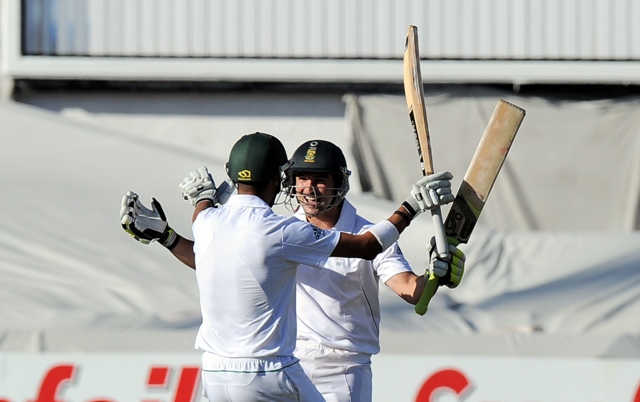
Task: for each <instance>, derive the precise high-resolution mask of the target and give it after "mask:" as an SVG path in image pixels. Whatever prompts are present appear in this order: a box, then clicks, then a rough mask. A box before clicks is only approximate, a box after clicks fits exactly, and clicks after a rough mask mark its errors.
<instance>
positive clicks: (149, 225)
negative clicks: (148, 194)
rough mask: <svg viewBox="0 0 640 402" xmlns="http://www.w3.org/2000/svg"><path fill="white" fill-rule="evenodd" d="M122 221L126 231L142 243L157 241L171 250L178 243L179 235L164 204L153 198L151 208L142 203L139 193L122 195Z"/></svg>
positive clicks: (130, 192)
mask: <svg viewBox="0 0 640 402" xmlns="http://www.w3.org/2000/svg"><path fill="white" fill-rule="evenodd" d="M120 223H121V224H122V228H123V229H124V231H125V232H127V233H129V235H131V237H133V238H134V239H136V240H137V241H139V242H140V243H142V244H149V243H151V242H154V241H157V242H158V243H160V244H162V245H163V246H164V247H166V248H168V249H169V250H171V249H172V248H173V247H175V245H176V244H177V243H178V235H177V234H176V232H175V231H174V230H173V229H171V227H170V226H169V224H168V223H167V217H166V216H165V214H164V211H163V210H162V206H161V205H160V203H159V202H158V201H157V200H156V199H155V198H152V200H151V209H149V208H147V207H145V206H144V205H142V203H141V202H140V200H139V199H138V194H136V193H134V192H133V191H129V192H127V194H125V196H124V197H122V204H121V206H120Z"/></svg>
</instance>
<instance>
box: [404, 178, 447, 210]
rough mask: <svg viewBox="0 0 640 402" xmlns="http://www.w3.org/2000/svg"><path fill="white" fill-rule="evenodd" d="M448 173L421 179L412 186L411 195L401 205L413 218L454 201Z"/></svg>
mask: <svg viewBox="0 0 640 402" xmlns="http://www.w3.org/2000/svg"><path fill="white" fill-rule="evenodd" d="M451 179H453V175H452V174H451V173H450V172H439V173H434V174H430V175H428V176H425V177H423V178H422V179H420V180H418V181H417V182H415V183H414V184H413V187H412V188H411V194H410V195H409V197H408V198H407V199H406V200H405V201H404V202H403V203H402V205H403V206H404V207H405V208H406V209H407V211H408V212H409V213H410V214H411V218H412V219H413V218H415V217H416V216H418V215H420V213H422V212H424V211H427V210H430V209H433V208H436V207H439V206H442V205H445V204H448V203H450V202H451V201H453V200H454V198H455V197H454V195H453V193H452V192H451Z"/></svg>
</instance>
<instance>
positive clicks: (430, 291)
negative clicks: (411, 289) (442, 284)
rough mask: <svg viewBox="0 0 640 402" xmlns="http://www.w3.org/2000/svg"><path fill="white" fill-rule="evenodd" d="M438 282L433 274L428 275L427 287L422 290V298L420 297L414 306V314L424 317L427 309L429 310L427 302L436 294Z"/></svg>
mask: <svg viewBox="0 0 640 402" xmlns="http://www.w3.org/2000/svg"><path fill="white" fill-rule="evenodd" d="M439 280H440V278H438V277H436V276H435V275H434V274H433V272H431V273H430V274H429V279H428V280H427V286H426V287H425V288H424V291H423V292H422V296H420V300H419V301H418V303H417V304H416V308H415V310H416V314H418V315H425V313H426V312H427V309H428V308H429V302H430V301H431V298H432V297H433V295H435V294H436V290H438V281H439Z"/></svg>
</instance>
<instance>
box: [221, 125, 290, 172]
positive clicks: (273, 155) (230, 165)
mask: <svg viewBox="0 0 640 402" xmlns="http://www.w3.org/2000/svg"><path fill="white" fill-rule="evenodd" d="M286 163H287V152H286V151H285V149H284V145H282V142H280V140H279V139H277V138H276V137H274V136H273V135H271V134H265V133H258V132H256V133H253V134H247V135H244V136H242V138H240V139H239V140H238V141H237V142H236V143H235V145H234V146H233V148H232V149H231V153H230V154H229V162H227V174H228V175H229V178H230V179H231V180H232V181H233V182H235V183H245V184H258V183H264V182H267V181H268V180H270V179H272V178H273V176H275V175H277V176H278V177H280V173H281V172H280V169H281V167H282V166H283V165H285V164H286Z"/></svg>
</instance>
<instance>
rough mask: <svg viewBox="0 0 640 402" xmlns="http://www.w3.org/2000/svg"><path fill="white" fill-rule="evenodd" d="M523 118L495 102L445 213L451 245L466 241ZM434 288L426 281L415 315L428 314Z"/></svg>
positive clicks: (508, 106) (513, 107) (509, 106)
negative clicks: (451, 202)
mask: <svg viewBox="0 0 640 402" xmlns="http://www.w3.org/2000/svg"><path fill="white" fill-rule="evenodd" d="M524 116H525V111H524V109H521V108H520V107H518V106H516V105H514V104H511V103H509V102H507V101H505V100H503V99H500V100H499V101H498V104H497V105H496V108H495V110H494V111H493V115H492V116H491V119H490V120H489V124H488V125H487V128H486V129H485V131H484V134H483V135H482V138H481V139H480V143H479V144H478V147H477V148H476V152H475V154H474V155H473V159H471V164H470V165H469V167H468V168H467V172H466V173H465V175H464V179H463V180H462V184H461V185H460V188H459V189H458V193H457V194H456V198H455V200H454V201H453V204H452V206H451V209H450V210H449V213H448V214H447V219H446V221H445V224H444V225H445V232H446V235H447V238H448V240H449V242H450V243H451V244H454V245H456V246H457V245H458V244H460V243H465V244H466V243H467V242H468V241H469V237H470V236H471V233H472V232H473V228H474V227H475V226H476V223H477V222H478V219H479V218H480V213H482V209H483V208H484V205H485V203H486V202H487V198H488V197H489V193H490V192H491V189H492V188H493V184H494V183H495V181H496V178H497V177H498V173H500V168H502V164H503V163H504V160H505V159H506V157H507V154H508V153H509V149H511V144H512V143H513V140H514V138H515V137H516V134H517V133H518V129H519V128H520V124H521V123H522V120H523V119H524ZM437 287H438V283H437V281H436V283H435V284H431V278H429V282H427V288H426V289H425V290H424V293H423V294H422V297H421V298H420V301H419V302H418V304H416V308H415V311H416V313H418V314H419V315H424V314H425V313H426V312H427V308H428V306H429V302H430V301H431V298H432V297H433V295H434V294H435V291H436V289H437Z"/></svg>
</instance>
